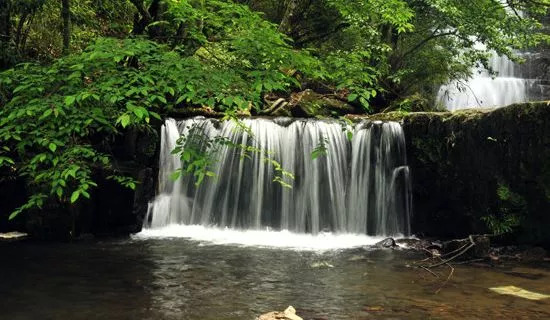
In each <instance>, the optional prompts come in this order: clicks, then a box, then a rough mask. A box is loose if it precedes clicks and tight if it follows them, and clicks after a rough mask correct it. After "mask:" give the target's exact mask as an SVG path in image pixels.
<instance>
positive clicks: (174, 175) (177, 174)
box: [170, 170, 181, 181]
mask: <svg viewBox="0 0 550 320" xmlns="http://www.w3.org/2000/svg"><path fill="white" fill-rule="evenodd" d="M180 176H181V170H177V171H174V172H173V173H172V174H171V175H170V179H171V180H172V181H176V180H178V179H179V177H180Z"/></svg>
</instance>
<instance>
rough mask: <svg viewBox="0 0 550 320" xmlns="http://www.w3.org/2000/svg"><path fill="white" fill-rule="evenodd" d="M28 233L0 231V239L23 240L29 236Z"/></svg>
mask: <svg viewBox="0 0 550 320" xmlns="http://www.w3.org/2000/svg"><path fill="white" fill-rule="evenodd" d="M27 236H28V234H26V233H24V232H17V231H13V232H7V233H0V241H16V240H22V239H25V238H27Z"/></svg>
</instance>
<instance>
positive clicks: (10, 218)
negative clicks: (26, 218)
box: [8, 210, 21, 220]
mask: <svg viewBox="0 0 550 320" xmlns="http://www.w3.org/2000/svg"><path fill="white" fill-rule="evenodd" d="M20 212H21V211H19V210H16V211H14V212H12V213H11V214H10V216H9V217H8V220H13V218H15V217H17V215H18V214H19V213H20Z"/></svg>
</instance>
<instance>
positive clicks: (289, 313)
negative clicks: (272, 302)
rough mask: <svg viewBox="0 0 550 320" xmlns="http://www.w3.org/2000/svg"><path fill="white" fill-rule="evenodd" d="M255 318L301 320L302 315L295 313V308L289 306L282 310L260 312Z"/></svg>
mask: <svg viewBox="0 0 550 320" xmlns="http://www.w3.org/2000/svg"><path fill="white" fill-rule="evenodd" d="M256 320H303V319H302V317H300V316H298V315H296V309H294V307H292V306H289V307H288V308H286V309H285V311H283V312H279V311H272V312H268V313H265V314H262V315H261V316H259V317H258V318H256Z"/></svg>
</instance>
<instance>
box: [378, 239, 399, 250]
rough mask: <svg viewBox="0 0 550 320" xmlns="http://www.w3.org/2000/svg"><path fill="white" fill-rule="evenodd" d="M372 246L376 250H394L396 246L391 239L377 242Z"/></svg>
mask: <svg viewBox="0 0 550 320" xmlns="http://www.w3.org/2000/svg"><path fill="white" fill-rule="evenodd" d="M374 246H375V247H377V248H394V247H397V244H395V240H393V238H386V239H384V240H382V241H380V242H377V243H376V244H375V245H374Z"/></svg>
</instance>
